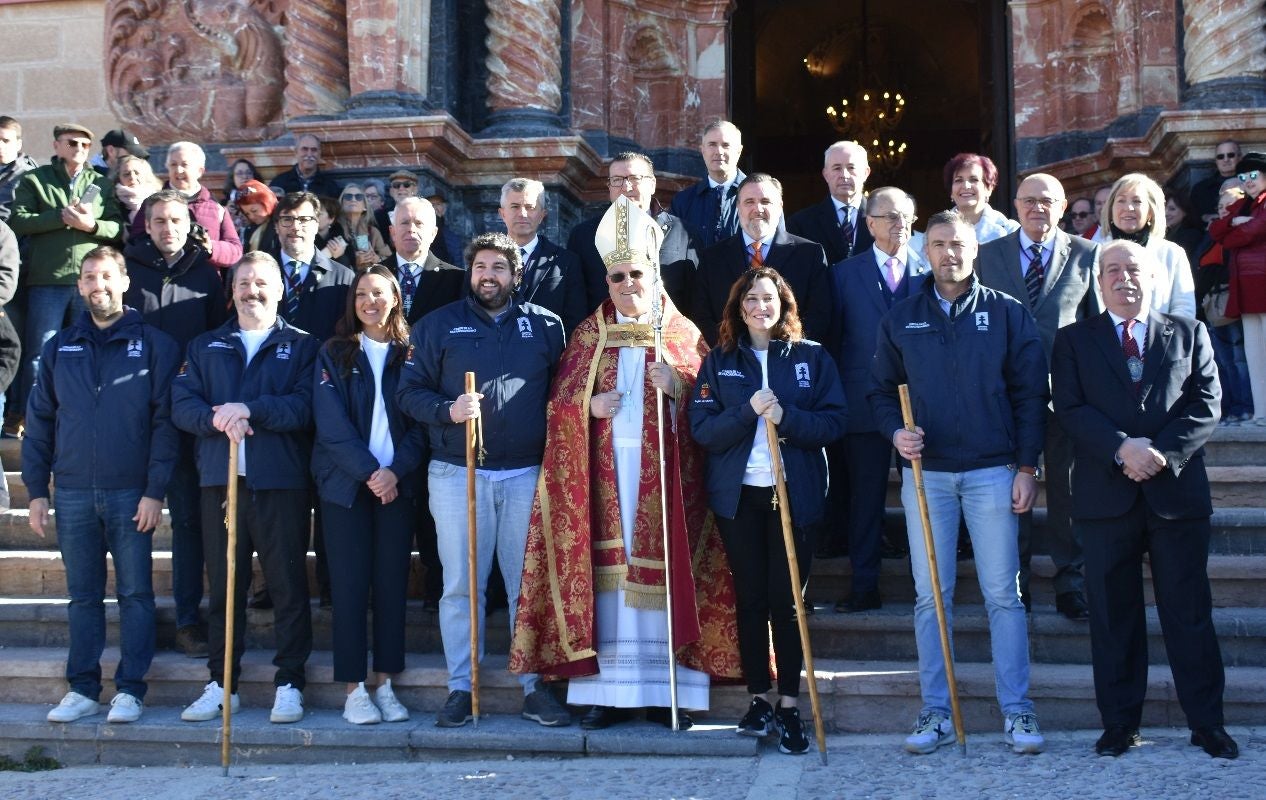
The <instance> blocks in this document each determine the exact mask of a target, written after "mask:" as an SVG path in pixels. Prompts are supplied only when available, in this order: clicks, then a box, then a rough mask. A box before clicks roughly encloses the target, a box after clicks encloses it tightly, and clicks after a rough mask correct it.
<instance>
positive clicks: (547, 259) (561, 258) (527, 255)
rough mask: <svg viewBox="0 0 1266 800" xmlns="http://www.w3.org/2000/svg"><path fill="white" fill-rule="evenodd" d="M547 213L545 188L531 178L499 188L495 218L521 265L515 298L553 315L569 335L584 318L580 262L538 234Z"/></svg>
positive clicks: (571, 254) (583, 286) (519, 179)
mask: <svg viewBox="0 0 1266 800" xmlns="http://www.w3.org/2000/svg"><path fill="white" fill-rule="evenodd" d="M548 213H549V211H548V209H547V208H546V207H545V185H544V184H543V183H541V182H540V181H537V180H532V179H531V178H512V179H511V180H510V181H509V182H507V183H506V185H505V186H502V187H501V208H500V209H498V211H497V214H498V215H499V216H500V217H501V221H502V222H504V223H505V226H506V233H508V234H510V238H511V239H513V240H514V243H515V244H516V245H517V246H518V248H519V256H520V258H521V259H522V261H523V274H522V279H521V280H520V281H519V284H518V288H517V290H516V291H517V294H518V295H519V298H520V299H522V300H523V301H524V302H527V303H536V304H537V305H538V306H544V307H545V308H548V309H549V310H550V311H553V312H554V313H555V314H557V315H558V316H559V317H561V318H562V320H563V330H564V331H566V332H570V331H571V330H572V329H574V328H575V327H576V326H577V325H579V324H580V321H581V320H582V319H584V318H585V316H586V315H587V313H588V312H587V309H586V308H585V276H584V274H583V273H582V271H581V266H580V259H579V258H577V257H576V254H575V253H572V252H569V251H567V250H564V249H563V248H561V247H559V246H558V245H556V244H554V243H553V242H551V241H550V240H549V239H547V238H545V236H544V234H542V233H540V227H541V223H542V222H544V221H545V216H546V214H548Z"/></svg>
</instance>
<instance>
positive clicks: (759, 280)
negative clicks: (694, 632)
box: [690, 267, 844, 753]
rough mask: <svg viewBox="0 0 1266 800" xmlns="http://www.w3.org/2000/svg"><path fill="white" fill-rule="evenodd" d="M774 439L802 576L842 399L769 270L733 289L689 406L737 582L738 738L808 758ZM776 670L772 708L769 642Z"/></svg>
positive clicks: (830, 367)
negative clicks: (775, 734)
mask: <svg viewBox="0 0 1266 800" xmlns="http://www.w3.org/2000/svg"><path fill="white" fill-rule="evenodd" d="M766 419H769V420H772V421H773V423H774V424H775V425H777V426H778V438H779V440H780V450H781V454H782V462H783V468H784V471H785V473H786V481H787V491H788V493H789V499H790V502H791V520H792V525H793V527H794V534H795V545H796V559H797V561H798V562H799V564H800V575H801V576H802V578H803V577H804V576H807V575H808V574H809V566H810V560H811V558H812V555H813V538H814V537H813V536H812V531H813V528H814V527H815V526H816V525H817V524H818V523H819V522H820V520H821V518H822V514H823V510H824V508H825V505H826V502H825V501H826V458H825V456H824V454H823V451H822V448H823V447H825V446H826V445H827V444H829V443H831V442H833V441H835V440H836V439H839V438H840V437H841V436H843V434H844V389H843V387H842V386H841V385H840V379H839V372H838V370H837V369H836V367H835V362H834V361H832V360H831V357H830V356H829V355H828V354H827V352H826V350H825V349H824V348H823V347H822V346H821V345H819V344H817V343H816V342H811V341H808V340H806V339H804V338H802V334H801V324H800V316H799V314H798V310H797V306H796V298H795V296H794V295H793V294H792V292H791V287H790V286H788V285H787V282H786V281H785V280H783V277H782V276H781V275H779V274H778V272H777V271H776V270H774V269H771V268H769V267H762V268H760V269H754V270H749V271H748V272H747V273H745V274H743V275H742V276H740V277H739V279H738V280H737V281H736V282H735V283H734V286H733V287H731V289H730V295H729V299H728V300H727V301H726V303H725V310H724V312H723V314H722V319H721V324H720V328H719V338H718V342H717V347H716V349H715V350H713V351H712V352H710V353H708V356H707V358H706V359H704V362H703V367H702V368H701V369H700V370H699V379H698V381H697V382H696V383H695V391H694V397H693V399H692V401H691V404H690V428H691V431H692V432H693V433H694V437H695V440H696V441H698V442H699V444H701V445H703V447H704V448H705V449H706V450H707V451H708V479H707V480H708V503H709V505H710V506H711V507H712V511H713V513H714V514H715V515H716V520H717V526H718V527H719V528H720V531H721V540H722V542H723V543H724V544H725V552H726V555H727V556H728V557H729V561H730V571H731V572H732V573H733V574H734V590H735V594H736V595H737V601H738V602H737V607H738V644H739V655H740V658H741V660H742V665H743V677H744V679H745V680H746V681H747V690H748V691H749V692H751V694H752V702H751V706H750V707H749V708H748V711H747V714H746V715H744V717H743V719H741V720H740V721H739V723H738V733H739V734H740V735H743V736H764V735H766V734H767V733H769V732H770V731H771V730H773V728H774V727H775V726H776V727H777V729H778V731H779V744H778V746H779V749H780V750H782V752H784V753H803V752H805V751H807V750H808V749H809V739H808V737H807V736H806V735H805V732H804V727H803V725H802V724H801V721H800V712H799V710H798V709H797V707H796V702H797V698H798V697H799V695H800V670H801V667H802V666H803V663H804V653H803V652H802V650H801V647H800V632H799V629H798V627H797V623H796V605H795V592H799V591H803V587H801V586H792V585H791V575H790V572H789V568H788V565H787V551H786V548H785V546H784V543H783V535H782V521H781V518H780V516H779V514H780V512H779V510H778V507H777V505H776V504H775V503H774V499H775V497H776V496H777V495H776V492H775V485H776V480H775V475H774V472H773V466H772V463H771V453H770V450H769V443H768V440H767V438H766V433H765V420H766ZM771 628H772V631H773V643H774V657H775V661H776V663H777V665H778V695H779V698H778V708H777V710H775V709H774V707H773V706H772V705H771V704H770V703H769V701H768V700H766V699H765V695H766V694H767V693H768V692H769V690H770V688H771V686H770V680H769V640H770V635H769V633H770V629H771Z"/></svg>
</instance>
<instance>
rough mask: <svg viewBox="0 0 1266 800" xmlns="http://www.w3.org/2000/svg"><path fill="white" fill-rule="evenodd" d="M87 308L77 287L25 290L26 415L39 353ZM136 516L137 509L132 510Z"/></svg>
mask: <svg viewBox="0 0 1266 800" xmlns="http://www.w3.org/2000/svg"><path fill="white" fill-rule="evenodd" d="M84 308H85V306H84V301H83V298H82V297H80V296H79V289H78V287H76V286H74V285H73V284H72V285H70V286H30V287H27V290H26V333H25V334H24V335H23V337H22V379H21V389H20V391H19V393H18V407H19V408H21V409H22V412H23V413H26V396H27V395H28V394H29V393H30V391H31V386H32V385H33V384H34V383H35V377H36V376H37V375H38V374H39V371H40V353H41V352H42V351H43V350H44V343H45V342H47V341H48V340H49V339H52V338H53V334H55V333H57V332H58V331H60V330H61V329H62V328H64V327H66V324H67V321H68V320H73V319H74V318H75V317H76V316H78V314H79V313H80V312H81V311H83V310H84ZM132 513H136V509H135V508H133V509H132Z"/></svg>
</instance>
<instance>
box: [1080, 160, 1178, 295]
mask: <svg viewBox="0 0 1266 800" xmlns="http://www.w3.org/2000/svg"><path fill="white" fill-rule="evenodd" d="M1113 239H1126V240H1128V241H1131V242H1135V243H1137V244H1139V245H1142V246H1143V247H1144V248H1145V249H1146V250H1147V251H1148V252H1150V253H1151V254H1152V255H1153V256H1155V257H1156V260H1157V262H1158V263H1159V265H1160V269H1162V270H1164V272H1163V274H1158V275H1157V276H1156V280H1155V282H1154V283H1153V284H1152V303H1151V308H1152V310H1153V311H1159V312H1161V313H1164V314H1173V315H1175V316H1182V317H1191V318H1192V319H1194V318H1195V316H1196V284H1195V279H1194V277H1193V276H1192V272H1191V262H1190V261H1189V260H1188V259H1187V251H1185V250H1183V249H1182V247H1180V246H1179V245H1177V244H1174V243H1173V242H1171V241H1169V240H1168V239H1166V238H1165V192H1164V190H1163V189H1161V187H1160V184H1158V183H1157V182H1156V181H1154V180H1152V179H1151V178H1149V177H1147V176H1146V175H1144V174H1143V173H1141V172H1131V173H1129V174H1128V175H1122V176H1121V177H1120V178H1118V179H1117V182H1116V183H1114V184H1112V189H1111V191H1109V192H1108V201H1107V202H1106V203H1104V204H1103V210H1102V211H1101V212H1100V215H1099V230H1098V231H1097V232H1096V233H1095V235H1094V241H1096V242H1110V241H1112V240H1113ZM1096 291H1098V290H1097V289H1096Z"/></svg>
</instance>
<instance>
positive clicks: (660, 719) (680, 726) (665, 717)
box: [646, 706, 695, 731]
mask: <svg viewBox="0 0 1266 800" xmlns="http://www.w3.org/2000/svg"><path fill="white" fill-rule="evenodd" d="M646 721H647V722H656V723H659V724H660V725H663V726H664V727H665V728H671V727H672V726H673V710H672V709H671V708H663V707H662V706H651V707H650V708H648V709H646ZM694 726H695V721H694V720H693V719H691V718H690V715H689V714H687V713H686V712H685V711H682V710H681V709H680V708H679V709H677V730H679V731H688V730H690V729H691V728H693V727H694Z"/></svg>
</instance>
